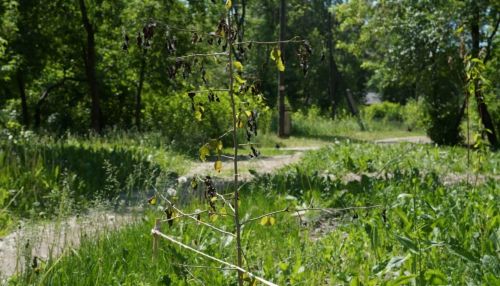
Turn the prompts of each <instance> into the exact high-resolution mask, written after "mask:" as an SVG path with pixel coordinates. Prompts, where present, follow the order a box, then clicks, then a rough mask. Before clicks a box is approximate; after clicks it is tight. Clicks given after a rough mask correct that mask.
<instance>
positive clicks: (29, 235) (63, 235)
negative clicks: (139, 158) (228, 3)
mask: <svg viewBox="0 0 500 286" xmlns="http://www.w3.org/2000/svg"><path fill="white" fill-rule="evenodd" d="M315 149H319V147H316V146H312V147H311V146H309V147H295V148H282V150H287V151H294V153H293V154H291V155H277V156H269V157H259V158H256V159H248V158H243V160H242V161H241V162H240V163H239V166H240V170H241V178H242V180H248V179H251V177H252V175H251V174H250V173H249V171H248V170H250V169H252V170H255V171H256V172H257V173H259V174H263V173H271V172H273V171H276V170H277V169H279V168H283V167H284V166H286V165H289V164H293V163H295V162H298V161H299V160H300V158H301V157H302V155H303V154H304V152H305V151H309V150H315ZM213 164H214V163H213V162H206V163H199V164H197V165H196V166H195V167H194V168H192V169H191V170H190V172H189V173H188V174H186V175H185V176H187V177H190V176H193V175H202V174H209V173H214V171H213ZM231 166H232V165H231V162H230V161H228V162H224V170H225V171H223V172H222V173H221V174H220V176H217V178H218V179H221V180H223V181H224V180H226V181H228V180H231V179H232V175H231V173H230V170H231ZM137 217H138V216H134V215H133V214H131V213H130V212H127V214H121V213H115V212H112V211H93V212H91V213H89V214H87V215H84V216H82V217H76V216H73V217H70V218H67V219H64V220H63V221H62V222H58V223H57V222H48V223H44V224H41V225H35V226H33V225H25V226H22V227H20V228H19V229H18V230H16V231H14V232H12V233H11V234H9V235H7V236H5V237H3V238H0V285H3V284H6V283H5V282H6V281H5V279H6V277H9V276H11V275H13V274H14V273H16V272H18V271H20V270H22V269H24V267H25V266H26V265H31V263H32V261H26V259H25V258H28V259H29V260H32V259H33V257H37V259H41V260H42V261H45V260H47V259H48V257H57V256H58V255H60V254H61V253H63V251H64V250H65V249H68V248H77V247H78V246H79V244H80V238H81V237H82V236H92V235H96V233H102V232H104V231H112V230H116V229H118V228H120V227H122V226H123V225H125V224H130V223H132V222H134V221H136V219H137Z"/></svg>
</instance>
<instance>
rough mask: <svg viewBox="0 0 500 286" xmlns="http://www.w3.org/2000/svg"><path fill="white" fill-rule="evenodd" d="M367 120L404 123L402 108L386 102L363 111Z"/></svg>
mask: <svg viewBox="0 0 500 286" xmlns="http://www.w3.org/2000/svg"><path fill="white" fill-rule="evenodd" d="M363 113H364V117H365V120H378V121H384V122H387V121H393V122H402V121H403V115H402V107H401V106H400V105H399V104H397V103H392V102H388V101H384V102H381V103H375V104H372V105H369V106H367V107H365V108H364V109H363Z"/></svg>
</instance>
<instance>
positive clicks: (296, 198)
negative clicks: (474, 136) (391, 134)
mask: <svg viewBox="0 0 500 286" xmlns="http://www.w3.org/2000/svg"><path fill="white" fill-rule="evenodd" d="M405 150H406V151H407V152H404V151H405ZM465 155H466V154H465V152H464V151H463V150H462V151H460V150H456V149H453V148H437V147H434V146H417V147H415V146H413V147H411V146H410V145H394V146H378V145H372V144H368V143H356V144H352V143H347V142H345V143H343V142H339V143H338V144H335V145H333V146H332V147H328V148H324V149H322V150H320V151H314V152H310V153H308V154H306V156H305V157H304V160H303V161H302V162H300V163H299V164H297V165H294V166H290V167H288V168H286V169H284V170H282V171H280V172H278V173H277V174H275V175H264V176H258V177H256V179H255V180H254V181H252V182H250V183H248V184H246V185H245V186H244V187H243V189H242V193H245V196H246V197H247V198H248V200H244V201H242V202H241V209H242V213H243V214H244V215H243V216H244V218H243V220H244V221H245V220H247V219H249V218H252V217H256V216H259V215H261V214H264V213H267V212H269V211H273V210H277V209H285V208H288V211H285V212H282V213H279V214H276V215H274V217H275V219H276V224H274V225H268V224H266V225H263V224H261V222H260V221H259V220H257V221H254V222H252V223H248V224H244V229H243V236H244V237H243V241H245V244H244V253H245V261H246V264H247V265H246V268H248V269H250V270H252V271H253V272H254V273H256V274H257V275H260V276H262V277H265V278H266V279H269V280H272V281H274V282H276V283H278V284H279V285H287V284H291V285H337V284H350V285H361V284H363V285H370V284H373V285H402V284H417V285H443V284H446V285H465V284H476V285H477V284H484V285H496V284H498V282H499V280H498V277H499V274H500V268H499V267H498V265H500V261H499V260H498V256H497V255H496V253H497V252H498V244H497V243H496V241H498V237H497V232H498V228H499V222H500V215H499V212H498V210H499V204H498V201H500V200H498V194H497V190H498V180H497V179H495V177H494V176H495V174H496V170H497V168H498V161H499V160H498V154H495V153H491V154H489V155H490V161H489V162H486V163H485V164H486V166H485V168H483V173H481V174H482V175H484V176H486V177H488V178H487V179H486V180H484V181H483V182H482V183H481V184H477V185H471V184H467V183H466V182H461V181H455V182H452V183H451V184H449V183H445V182H444V180H443V176H444V175H445V174H446V173H447V172H449V171H450V170H454V171H456V172H459V173H461V172H467V171H468V169H467V168H466V166H465V167H464V165H463V162H462V161H461V160H459V159H463V158H464V157H465ZM433 163H434V164H435V165H436V167H435V168H429V167H430V166H431V164H433ZM325 170H328V172H325ZM367 172H371V173H375V174H380V176H369V175H368V174H367ZM348 173H355V174H358V175H359V177H354V178H351V179H346V178H343V176H342V175H344V174H348ZM219 191H221V192H223V190H219ZM353 206H357V207H360V206H373V208H371V209H352V210H345V211H337V212H332V213H329V214H327V213H321V212H316V211H307V212H303V213H301V214H300V215H297V214H296V213H294V210H296V209H298V208H304V207H314V208H346V207H347V208H348V207H353ZM205 207H206V203H205V202H204V201H200V202H192V203H191V204H189V205H188V206H187V209H186V212H193V211H194V210H195V209H203V208H205ZM152 208H156V207H152ZM154 217H155V214H154V213H151V214H149V215H148V216H146V217H145V218H144V220H143V221H142V222H140V223H138V224H135V225H131V226H128V227H126V228H125V229H123V230H121V231H119V232H115V233H104V234H101V235H100V237H99V238H97V239H95V238H91V239H84V241H85V242H84V243H83V244H82V246H81V248H80V249H79V250H75V251H72V250H71V249H70V250H68V252H67V255H65V256H63V257H62V258H61V259H59V260H51V261H49V263H48V264H47V265H46V266H44V267H43V269H40V270H39V271H38V272H36V271H34V270H31V271H27V272H26V273H24V274H22V275H19V276H16V277H15V278H14V280H15V281H16V283H17V284H23V283H34V284H42V285H51V284H52V285H53V284H65V285H89V284H92V285H114V284H120V285H136V284H141V283H142V284H150V285H152V284H160V285H194V284H200V285H203V284H204V285H233V284H234V283H235V282H236V281H235V278H234V277H235V275H233V270H228V269H223V268H222V267H221V266H220V265H218V264H217V263H212V262H209V261H207V260H204V259H202V258H199V257H196V256H194V255H192V254H191V253H189V252H185V251H181V250H180V249H179V248H177V247H176V246H174V245H171V244H169V243H168V242H166V241H162V242H161V245H160V252H159V256H158V258H157V260H155V261H153V260H152V252H151V247H152V244H151V241H152V237H151V235H150V229H151V228H152V227H153V224H154ZM201 220H204V221H210V222H211V223H213V224H215V225H216V226H218V227H220V228H226V226H227V225H230V224H229V223H228V222H229V221H231V218H230V217H224V216H218V217H217V218H216V219H214V218H213V217H212V218H210V217H208V216H205V215H204V216H202V217H201ZM162 228H163V232H164V233H167V234H169V235H171V236H174V237H176V238H177V239H179V240H181V241H183V242H184V243H186V244H189V245H192V246H193V247H195V248H197V249H200V250H202V251H204V252H207V253H209V254H211V255H214V256H216V257H228V258H229V260H230V261H231V260H233V261H234V259H235V257H234V256H233V254H232V253H233V252H232V249H233V247H234V243H235V242H234V240H232V239H231V237H230V236H221V235H220V234H218V233H217V234H216V233H214V232H213V231H212V230H211V229H208V228H205V227H204V226H202V225H199V224H197V223H196V222H195V221H192V220H184V221H183V220H179V219H176V220H175V221H174V223H173V224H172V225H171V226H169V224H168V223H164V224H163V226H162ZM226 230H227V231H232V230H231V229H226ZM248 280H249V282H251V279H250V278H249V279H248ZM16 283H14V282H13V283H12V284H14V285H15V284H16Z"/></svg>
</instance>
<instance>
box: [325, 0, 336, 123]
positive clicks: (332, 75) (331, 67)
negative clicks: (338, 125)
mask: <svg viewBox="0 0 500 286" xmlns="http://www.w3.org/2000/svg"><path fill="white" fill-rule="evenodd" d="M328 2H329V4H328V5H327V6H326V13H327V31H326V34H327V37H328V40H327V45H328V95H329V97H330V100H331V101H332V116H333V117H335V115H336V112H337V109H338V104H339V100H338V99H337V97H338V96H337V94H336V91H337V81H338V69H337V63H336V62H335V58H334V57H333V49H334V47H333V32H332V28H333V21H332V14H331V13H330V11H328V8H329V7H331V5H332V1H331V0H330V1H328Z"/></svg>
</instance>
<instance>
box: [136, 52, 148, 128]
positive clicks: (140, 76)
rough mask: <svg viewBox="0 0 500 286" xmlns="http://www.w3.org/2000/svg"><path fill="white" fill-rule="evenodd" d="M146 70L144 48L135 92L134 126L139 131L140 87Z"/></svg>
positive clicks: (142, 85) (142, 84)
mask: <svg viewBox="0 0 500 286" xmlns="http://www.w3.org/2000/svg"><path fill="white" fill-rule="evenodd" d="M145 72H146V50H144V52H143V54H142V58H141V68H140V70H139V82H138V83H137V90H136V93H135V126H136V127H137V130H138V131H141V105H142V103H141V102H142V100H141V98H142V88H143V87H144V74H145Z"/></svg>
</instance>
